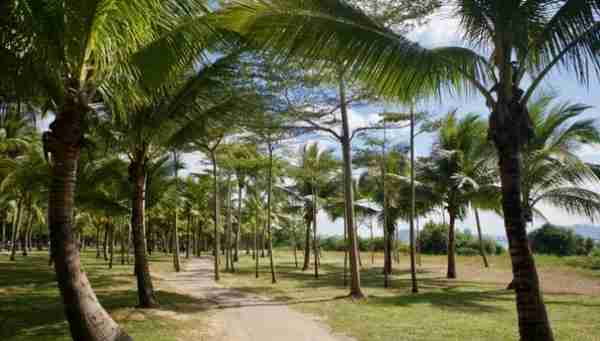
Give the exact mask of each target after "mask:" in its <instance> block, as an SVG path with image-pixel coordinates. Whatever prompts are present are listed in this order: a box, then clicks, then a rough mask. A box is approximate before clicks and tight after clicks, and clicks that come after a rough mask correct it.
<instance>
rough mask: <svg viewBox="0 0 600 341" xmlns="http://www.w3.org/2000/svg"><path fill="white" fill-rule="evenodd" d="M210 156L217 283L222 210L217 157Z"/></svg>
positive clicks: (213, 152)
mask: <svg viewBox="0 0 600 341" xmlns="http://www.w3.org/2000/svg"><path fill="white" fill-rule="evenodd" d="M210 156H211V159H212V167H213V169H212V171H213V198H214V202H213V206H214V211H213V215H214V217H213V219H214V223H215V233H214V239H215V240H214V243H215V259H214V261H215V269H214V270H215V281H219V279H220V274H219V257H220V256H219V225H220V220H221V209H220V207H219V179H218V173H217V156H216V153H215V151H214V150H211V151H210Z"/></svg>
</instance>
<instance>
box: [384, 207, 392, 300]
mask: <svg viewBox="0 0 600 341" xmlns="http://www.w3.org/2000/svg"><path fill="white" fill-rule="evenodd" d="M386 222H387V224H388V225H387V226H385V227H384V228H385V236H384V241H385V249H384V251H385V252H384V255H383V287H384V288H389V287H390V275H391V274H392V248H393V240H392V235H393V231H394V229H393V227H391V226H389V225H390V224H391V222H390V221H389V218H388V219H386Z"/></svg>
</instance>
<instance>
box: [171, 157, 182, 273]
mask: <svg viewBox="0 0 600 341" xmlns="http://www.w3.org/2000/svg"><path fill="white" fill-rule="evenodd" d="M173 158H174V160H175V165H174V167H175V188H176V190H175V221H174V222H173V244H174V245H173V267H174V268H175V272H179V271H181V258H180V257H179V212H178V211H179V165H178V164H177V163H178V162H179V155H178V153H177V152H176V151H174V152H173Z"/></svg>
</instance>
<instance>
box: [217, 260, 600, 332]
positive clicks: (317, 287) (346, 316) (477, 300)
mask: <svg viewBox="0 0 600 341" xmlns="http://www.w3.org/2000/svg"><path fill="white" fill-rule="evenodd" d="M342 257H343V255H342V254H333V253H325V254H324V256H323V259H322V269H321V271H320V278H319V279H315V278H314V274H313V271H312V269H311V270H309V271H306V272H302V271H301V270H300V269H297V268H296V267H295V265H294V262H293V258H292V256H291V255H290V254H289V253H287V252H281V251H276V263H277V273H278V283H277V284H275V285H273V284H271V281H270V274H269V271H268V270H269V269H268V261H267V260H268V258H264V259H261V267H260V278H259V279H255V278H254V268H253V265H254V264H253V262H252V259H251V258H250V257H248V256H245V257H244V258H243V259H242V260H241V262H240V263H239V265H238V273H237V274H226V275H225V276H224V279H223V283H224V284H225V285H227V286H230V287H235V288H238V289H240V290H242V291H247V292H253V293H258V294H262V295H267V296H271V297H274V298H277V299H279V300H281V301H283V302H285V303H287V304H289V305H290V306H291V307H293V308H294V309H299V310H301V311H304V312H307V313H310V314H312V315H314V316H315V317H316V318H318V319H321V320H324V321H325V322H326V323H327V324H328V325H330V326H331V327H332V328H333V329H334V331H335V332H339V333H343V334H347V335H349V336H353V337H355V338H357V339H358V340H364V341H367V340H369V341H371V340H440V341H441V340H486V341H490V340H498V341H500V340H502V341H505V340H518V335H517V316H516V308H515V303H514V294H513V293H512V292H510V291H506V290H504V288H503V287H504V286H505V284H506V283H505V279H504V278H501V279H499V280H498V281H495V280H494V281H491V282H487V281H482V280H478V279H473V278H462V279H461V278H460V274H461V270H462V272H463V273H464V274H465V275H464V276H466V277H471V276H473V275H472V273H474V271H470V270H469V269H470V268H474V267H476V268H479V267H481V260H480V259H479V258H478V257H458V269H459V279H458V280H453V281H449V280H446V279H445V278H443V270H444V269H445V263H444V262H445V258H444V257H442V256H435V257H432V256H424V257H423V259H422V261H423V265H424V266H423V268H422V269H421V271H420V273H419V284H420V285H419V287H420V293H419V294H416V295H414V294H411V293H410V277H409V273H408V272H407V271H406V270H407V267H406V258H407V257H406V256H402V262H401V263H400V264H399V265H395V266H396V269H397V270H396V272H395V273H394V276H393V279H392V288H391V289H383V288H382V286H383V276H382V274H381V262H380V261H381V255H376V260H375V261H376V263H375V266H373V267H371V265H370V256H369V255H367V254H363V265H364V266H363V271H362V276H361V277H362V286H363V289H364V291H365V293H366V294H367V295H368V298H367V299H366V300H364V301H361V302H354V301H352V300H350V299H348V298H345V297H344V296H345V295H347V294H348V289H347V288H345V287H344V285H343V258H342ZM563 261H565V260H561V259H559V258H557V257H540V258H539V259H538V263H539V264H540V268H541V271H543V269H544V268H547V267H548V268H549V267H551V266H553V265H556V266H559V267H563V266H565V267H566V266H567V264H566V263H564V264H563V263H562V262H563ZM490 262H491V264H492V267H495V268H494V269H493V270H489V271H497V272H498V273H507V274H508V275H509V274H510V260H509V259H508V257H507V256H498V257H491V259H490ZM300 265H301V264H300ZM571 270H572V269H571ZM586 274H587V275H593V273H591V272H587V273H586ZM473 277H476V276H473ZM545 299H546V303H547V306H548V310H549V314H550V318H551V319H552V324H553V328H554V330H555V334H556V339H557V340H574V341H575V340H578V341H579V340H600V332H598V329H597V326H599V325H600V314H598V311H600V297H593V296H586V295H571V294H546V295H545Z"/></svg>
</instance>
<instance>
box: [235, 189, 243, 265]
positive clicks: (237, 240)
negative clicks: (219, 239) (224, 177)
mask: <svg viewBox="0 0 600 341" xmlns="http://www.w3.org/2000/svg"><path fill="white" fill-rule="evenodd" d="M243 190H244V184H243V182H242V181H241V180H238V207H237V211H238V212H237V213H238V214H237V219H238V223H237V230H236V231H235V253H234V254H233V261H234V262H238V261H239V260H240V258H239V251H240V237H241V234H242V199H243V197H242V196H243Z"/></svg>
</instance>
